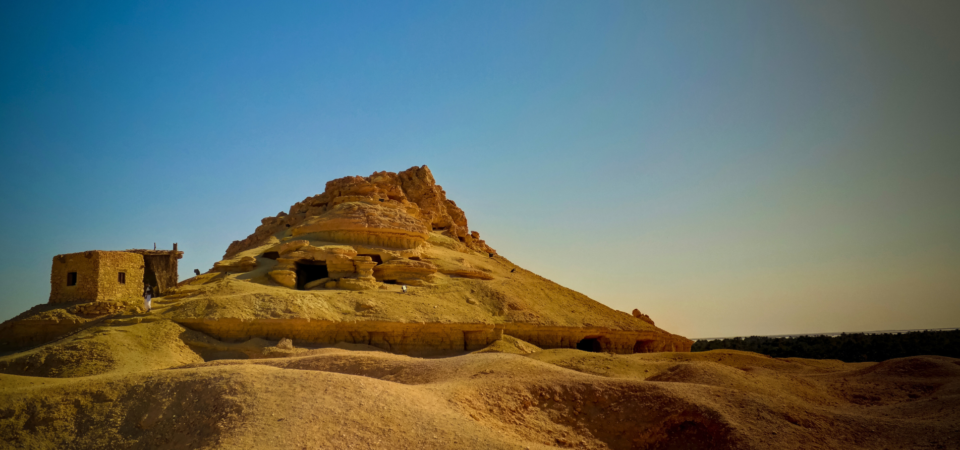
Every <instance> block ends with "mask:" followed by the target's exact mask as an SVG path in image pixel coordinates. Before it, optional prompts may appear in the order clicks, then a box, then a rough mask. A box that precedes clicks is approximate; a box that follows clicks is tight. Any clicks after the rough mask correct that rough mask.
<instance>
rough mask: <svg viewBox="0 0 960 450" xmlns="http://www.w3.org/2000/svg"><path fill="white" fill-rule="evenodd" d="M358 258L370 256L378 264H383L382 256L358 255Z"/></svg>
mask: <svg viewBox="0 0 960 450" xmlns="http://www.w3.org/2000/svg"><path fill="white" fill-rule="evenodd" d="M357 256H369V257H370V259H372V260H374V261H375V262H376V263H377V264H383V258H381V257H380V255H357Z"/></svg>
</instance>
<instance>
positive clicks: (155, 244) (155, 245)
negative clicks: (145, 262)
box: [153, 242, 157, 250]
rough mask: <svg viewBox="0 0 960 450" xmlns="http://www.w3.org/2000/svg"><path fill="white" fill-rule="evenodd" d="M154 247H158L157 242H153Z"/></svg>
mask: <svg viewBox="0 0 960 450" xmlns="http://www.w3.org/2000/svg"><path fill="white" fill-rule="evenodd" d="M153 249H154V250H156V249H157V243H156V242H154V243H153Z"/></svg>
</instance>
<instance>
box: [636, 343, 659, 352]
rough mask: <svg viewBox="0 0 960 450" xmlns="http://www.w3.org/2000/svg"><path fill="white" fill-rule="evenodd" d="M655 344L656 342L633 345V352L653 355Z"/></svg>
mask: <svg viewBox="0 0 960 450" xmlns="http://www.w3.org/2000/svg"><path fill="white" fill-rule="evenodd" d="M654 342H655V341H637V343H636V344H633V352H634V353H652V352H653V343H654Z"/></svg>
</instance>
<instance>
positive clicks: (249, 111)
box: [0, 0, 960, 337]
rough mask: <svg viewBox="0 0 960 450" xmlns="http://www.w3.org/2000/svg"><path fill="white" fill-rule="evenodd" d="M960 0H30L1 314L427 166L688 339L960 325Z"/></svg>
mask: <svg viewBox="0 0 960 450" xmlns="http://www.w3.org/2000/svg"><path fill="white" fill-rule="evenodd" d="M958 23H960V3H958V2H949V1H944V2H936V1H924V2H889V1H873V0H870V1H796V2H786V1H785V2H766V1H725V2H707V1H679V2H653V1H651V2H644V1H626V2H615V1H603V2H569V1H524V2H505V1H494V2H340V3H334V2H261V3H257V2H244V1H231V2H212V1H211V2H172V1H165V2H82V3H80V2H41V1H36V2H5V3H3V4H0V165H2V167H3V168H4V169H5V173H4V176H2V177H0V193H2V196H0V211H3V213H2V214H3V215H2V217H3V220H2V221H0V250H2V252H3V258H2V259H0V286H2V289H0V320H6V319H9V318H11V317H13V316H15V315H16V314H19V313H20V312H22V311H24V310H26V309H28V308H29V307H31V306H33V305H35V304H38V303H44V302H46V300H47V296H48V295H49V289H50V285H49V270H50V264H51V259H52V258H53V256H54V255H57V254H61V253H72V252H79V251H84V250H91V249H104V250H121V249H126V248H150V247H152V245H153V243H154V242H156V243H157V245H158V247H161V248H169V247H170V245H171V243H173V242H178V243H179V245H180V248H181V249H182V250H185V252H186V255H185V257H184V258H183V259H182V260H181V261H180V268H181V270H180V273H181V278H186V277H188V276H190V275H192V271H193V269H194V268H199V269H201V270H203V271H205V270H207V269H209V268H210V267H211V266H212V264H213V263H214V262H215V261H217V260H219V258H220V257H221V256H222V255H223V252H224V250H225V249H226V247H227V245H228V244H229V243H230V242H231V241H233V240H236V239H242V238H244V237H246V236H247V235H248V234H250V233H251V232H252V231H253V230H254V229H255V228H256V226H258V225H259V223H260V219H261V218H262V217H265V216H268V215H274V214H276V213H277V212H279V211H285V210H287V208H289V206H290V205H291V204H293V203H295V202H297V201H299V200H302V199H303V198H305V197H308V196H311V195H314V194H317V193H319V192H322V191H323V187H324V183H325V182H326V181H328V180H331V179H334V178H339V177H343V176H348V175H369V174H370V173H372V172H374V171H380V170H388V171H394V172H396V171H400V170H404V169H406V168H409V167H411V166H414V165H423V164H426V165H428V166H430V168H431V169H432V170H433V172H434V175H435V176H436V178H437V181H438V183H440V184H441V185H442V186H443V187H444V188H445V190H446V191H447V193H448V196H449V197H450V198H451V199H453V200H454V201H456V202H457V204H458V205H460V206H461V207H462V208H463V209H464V210H465V211H466V214H467V217H468V219H469V221H470V228H471V229H474V230H477V231H479V232H480V233H481V234H482V236H483V238H484V239H486V240H487V242H488V243H489V244H490V245H491V246H493V247H494V248H496V249H497V250H498V251H499V252H500V253H501V254H503V255H504V256H505V257H507V258H508V259H510V260H511V261H513V262H515V263H517V264H519V265H520V266H522V267H524V268H526V269H529V270H532V271H534V272H536V273H538V274H540V275H543V276H544V277H546V278H549V279H552V280H554V281H556V282H558V283H560V284H562V285H564V286H567V287H570V288H573V289H576V290H578V291H580V292H583V293H585V294H587V295H589V296H590V297H592V298H594V299H596V300H598V301H600V302H603V303H605V304H607V305H609V306H611V307H613V308H615V309H620V310H624V311H630V310H632V309H633V308H639V309H640V310H641V311H643V312H644V313H648V314H650V315H651V316H652V317H653V319H654V320H655V321H656V322H657V325H658V326H661V327H663V328H664V329H666V330H668V331H671V332H675V333H679V334H683V335H686V336H689V337H709V336H745V335H769V334H793V333H818V332H837V331H847V332H855V331H871V330H885V329H915V328H939V327H960V81H958V80H960V27H958V26H957V24H958Z"/></svg>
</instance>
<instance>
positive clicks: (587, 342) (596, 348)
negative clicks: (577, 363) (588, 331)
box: [577, 338, 603, 353]
mask: <svg viewBox="0 0 960 450" xmlns="http://www.w3.org/2000/svg"><path fill="white" fill-rule="evenodd" d="M577 350H583V351H585V352H594V353H600V352H602V351H603V346H601V345H600V339H599V338H583V339H581V340H580V342H577Z"/></svg>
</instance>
